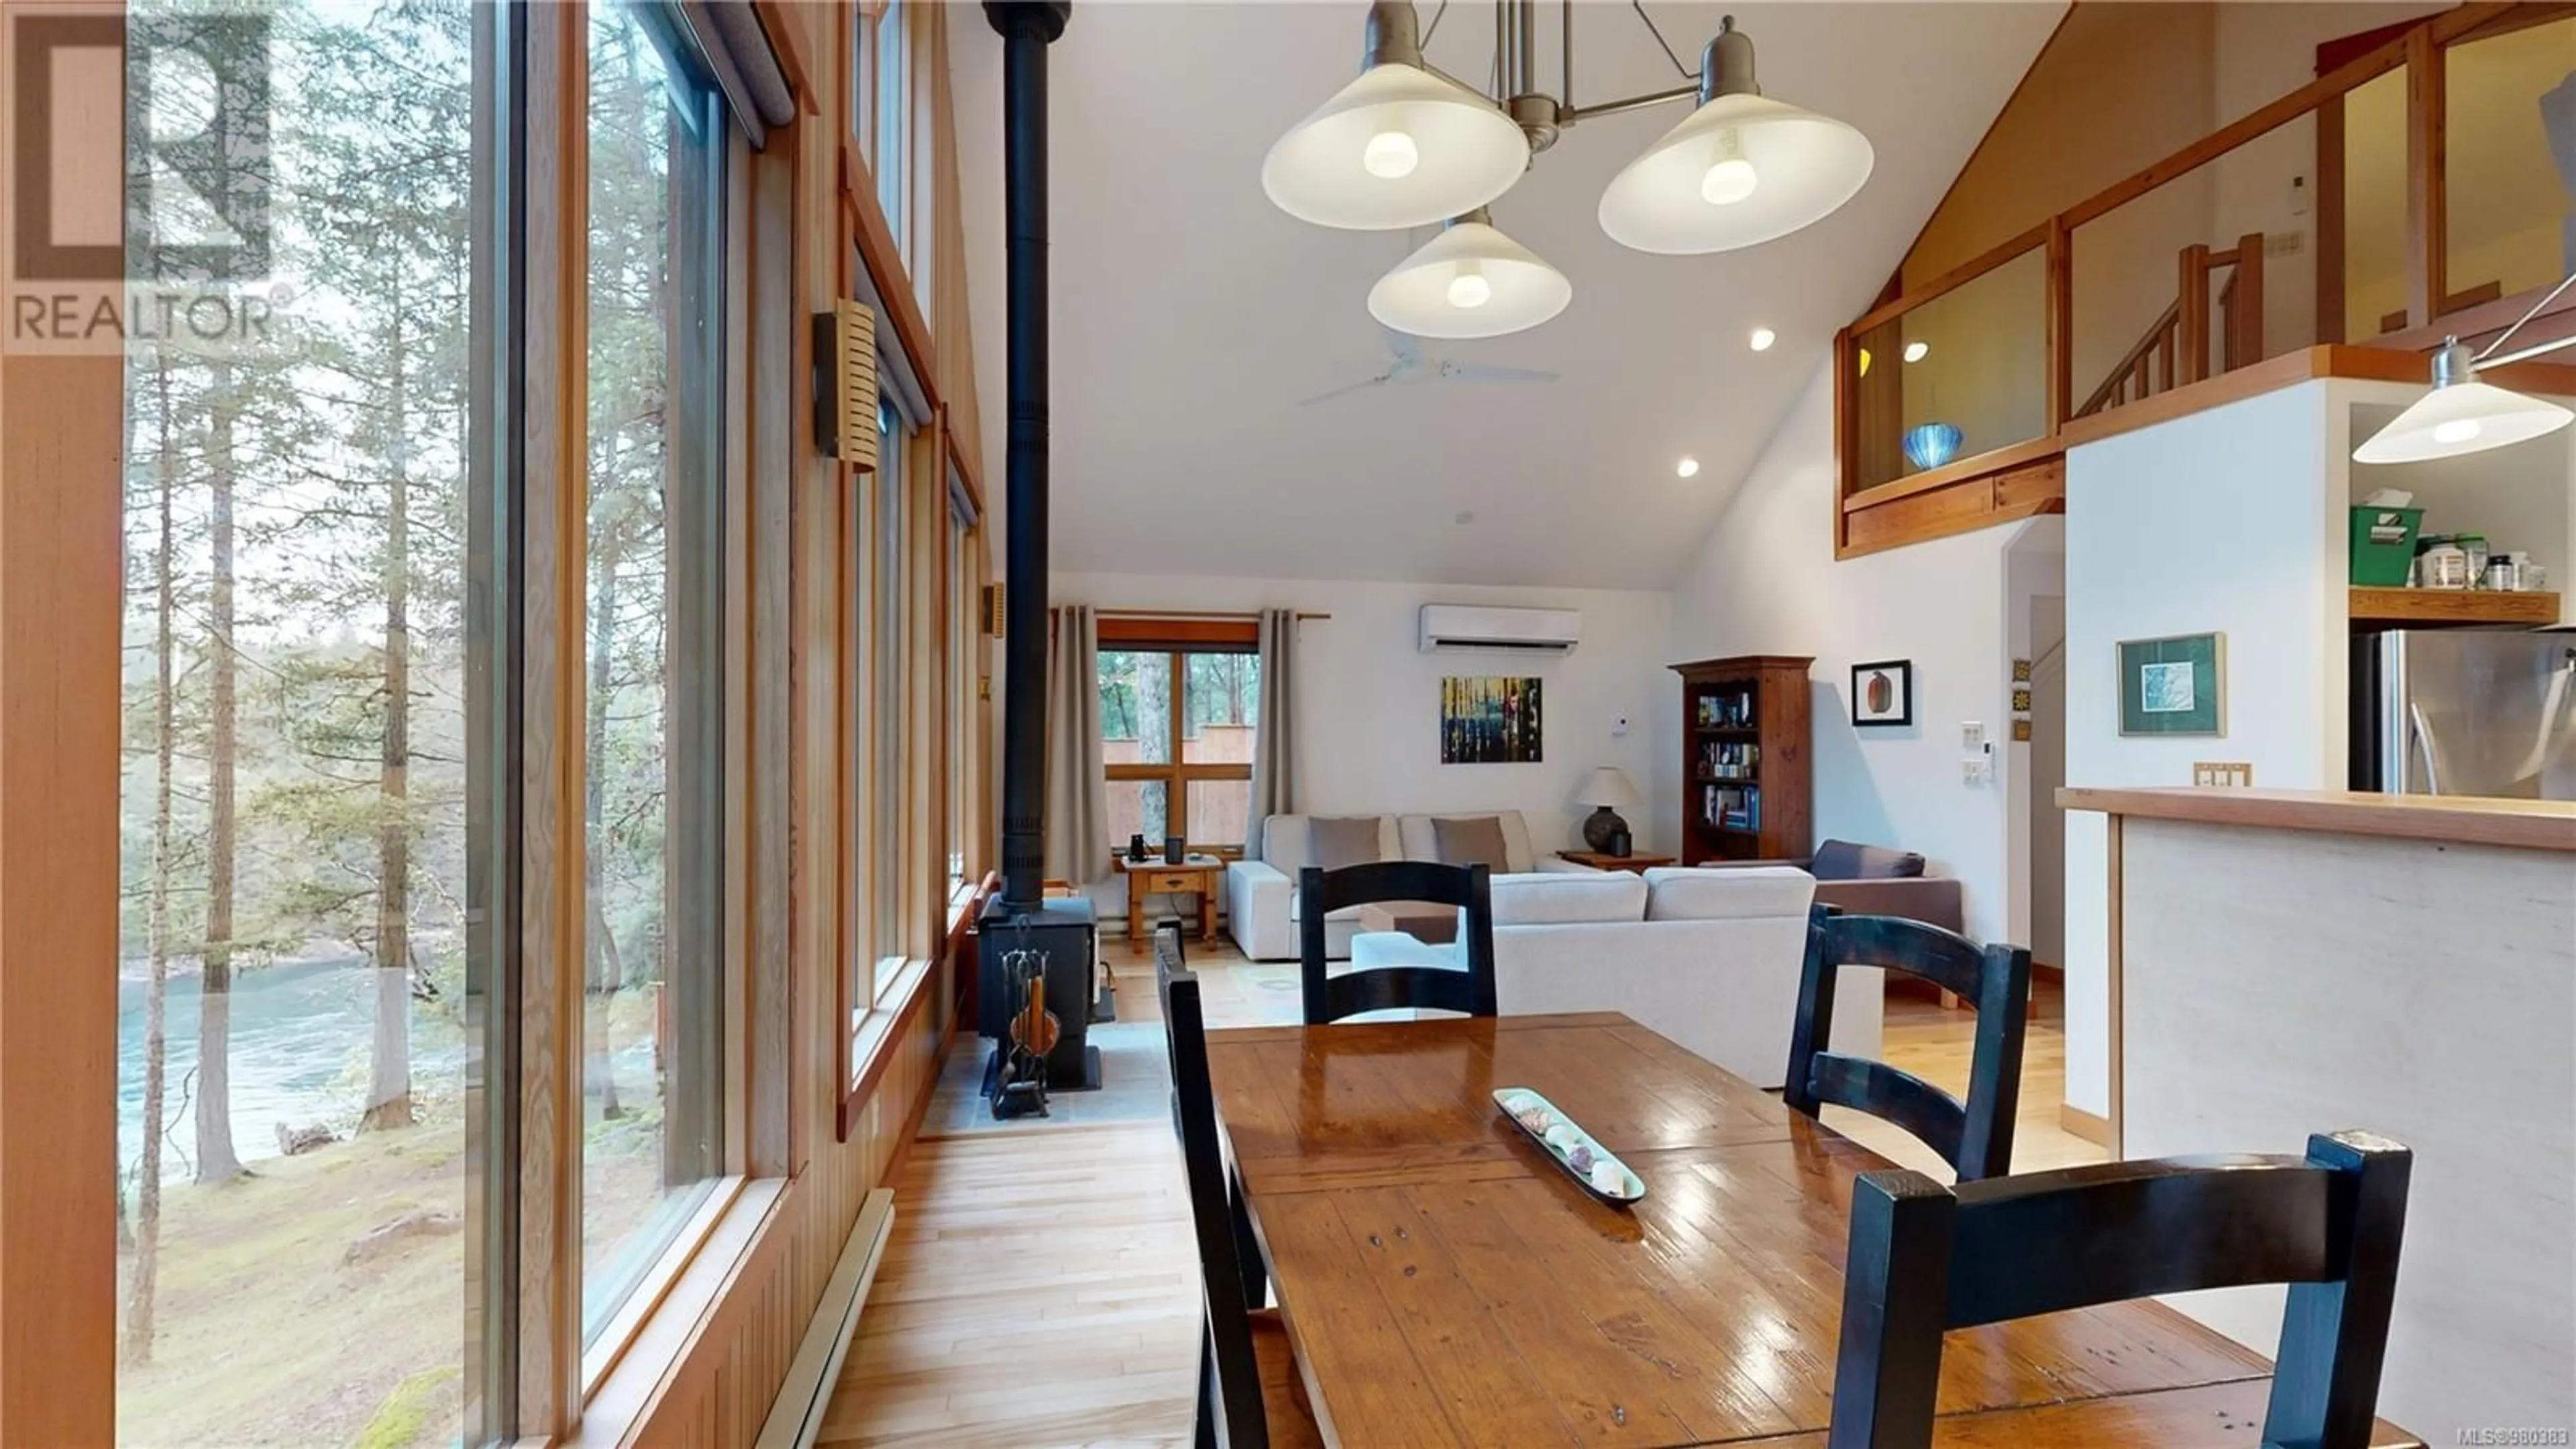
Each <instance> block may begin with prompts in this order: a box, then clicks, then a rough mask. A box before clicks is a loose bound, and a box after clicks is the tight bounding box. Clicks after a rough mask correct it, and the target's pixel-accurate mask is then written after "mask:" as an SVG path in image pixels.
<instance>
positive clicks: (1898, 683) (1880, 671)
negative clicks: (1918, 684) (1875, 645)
mask: <svg viewBox="0 0 2576 1449" xmlns="http://www.w3.org/2000/svg"><path fill="white" fill-rule="evenodd" d="M1851 712H1852V723H1853V724H1856V725H1890V726H1901V725H1910V724H1912V723H1914V661H1913V660H1911V659H1882V660H1880V661H1879V662H1877V663H1876V664H1855V665H1853V666H1852V672H1851Z"/></svg>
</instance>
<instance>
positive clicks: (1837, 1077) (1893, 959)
mask: <svg viewBox="0 0 2576 1449" xmlns="http://www.w3.org/2000/svg"><path fill="white" fill-rule="evenodd" d="M1845 966H1881V967H1885V968H1887V969H1889V970H1891V971H1903V972H1905V973H1907V974H1908V975H1912V976H1919V977H1921V978H1923V979H1924V980H1926V981H1929V982H1931V983H1932V984H1934V985H1935V986H1938V987H1940V988H1941V989H1942V990H1944V991H1949V992H1953V993H1955V994H1957V995H1959V996H1962V997H1965V998H1966V999H1967V1000H1968V1001H1970V1002H1972V1003H1974V1005H1975V1007H1976V1011H1977V1041H1976V1052H1975V1055H1974V1056H1973V1057H1972V1058H1971V1059H1970V1061H1969V1066H1968V1100H1967V1101H1966V1102H1964V1103H1962V1102H1961V1101H1960V1100H1959V1099H1958V1098H1956V1097H1953V1096H1951V1095H1950V1094H1949V1093H1947V1092H1945V1091H1942V1090H1941V1089H1940V1088H1939V1087H1936V1086H1933V1085H1932V1084H1931V1083H1930V1082H1927V1081H1925V1080H1923V1079H1922V1078H1921V1077H1918V1076H1915V1075H1914V1074H1913V1073H1911V1072H1905V1071H1899V1070H1898V1069H1897V1068H1895V1067H1891V1066H1889V1065H1888V1064H1887V1063H1885V1062H1873V1061H1869V1060H1867V1059H1865V1058H1862V1057H1851V1056H1844V1055H1843V1054H1841V1053H1839V1052H1835V1051H1832V1050H1829V1049H1828V1048H1829V1047H1830V1045H1831V1042H1830V1038H1831V1035H1832V1031H1833V1023H1834V982H1835V978H1836V975H1837V973H1838V972H1839V971H1840V969H1841V968H1842V967H1845ZM2029 1023H2030V952H2029V951H2027V950H2025V949H2023V948H2022V947H2019V946H2000V945H1998V946H1979V945H1978V944H1977V943H1976V942H1974V941H1971V940H1969V939H1968V938H1967V937H1965V936H1962V935H1960V934H1958V933H1957V932H1955V931H1945V930H1943V929H1941V928H1940V927H1939V926H1928V925H1925V924H1924V923H1923V922H1921V921H1908V920H1903V919H1900V918H1898V917H1895V916H1846V915H1844V914H1842V913H1841V912H1839V911H1837V910H1835V909H1834V908H1833V907H1832V906H1823V905H1820V906H1816V907H1813V908H1812V909H1810V910H1809V911H1808V913H1807V966H1806V974H1805V975H1804V977H1802V978H1801V979H1800V981H1799V983H1798V1016H1797V1020H1796V1021H1795V1022H1794V1023H1793V1024H1792V1025H1791V1027H1790V1032H1789V1071H1788V1077H1787V1084H1786V1087H1785V1089H1784V1090H1783V1092H1782V1094H1781V1095H1782V1099H1783V1100H1784V1101H1786V1102H1787V1103H1788V1104H1789V1105H1790V1106H1792V1107H1795V1108H1797V1109H1798V1110H1799V1111H1801V1112H1804V1113H1807V1114H1808V1115H1809V1116H1814V1115H1815V1114H1816V1110H1817V1108H1819V1107H1820V1106H1822V1105H1824V1104H1826V1103H1832V1104H1833V1105H1835V1106H1838V1107H1850V1108H1853V1109H1855V1110H1858V1111H1862V1112H1867V1113H1868V1114H1870V1115H1871V1116H1873V1117H1881V1118H1884V1119H1886V1120H1887V1121H1890V1122H1893V1123H1895V1124H1896V1125H1897V1126H1899V1127H1902V1128H1904V1129H1905V1130H1906V1131H1908V1132H1911V1133H1913V1134H1914V1135H1915V1136H1916V1137H1919V1138H1921V1139H1922V1140H1923V1141H1924V1142H1925V1143H1927V1144H1929V1145H1930V1147H1931V1148H1932V1150H1933V1151H1935V1152H1938V1153H1940V1154H1941V1159H1942V1160H1943V1161H1944V1162H1947V1163H1949V1164H1950V1165H1951V1166H1952V1167H1954V1168H1956V1169H1958V1173H1959V1180H1960V1181H1962V1182H1972V1181H1975V1180H1976V1179H1978V1178H1984V1177H2001V1176H2003V1175H2004V1174H2005V1173H2006V1172H2009V1171H2011V1170H2012V1139H2013V1113H2014V1112H2015V1111H2016V1110H2017V1109H2018V1108H2019V1107H2020V1105H2021V1054H2022V1045H2023V1039H2024V1037H2025V1036H2026V1035H2027V1034H2028V1027H2029Z"/></svg>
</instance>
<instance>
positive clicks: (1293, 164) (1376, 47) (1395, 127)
mask: <svg viewBox="0 0 2576 1449" xmlns="http://www.w3.org/2000/svg"><path fill="white" fill-rule="evenodd" d="M1414 26H1415V21H1414V15H1413V7H1412V5H1410V4H1408V3H1404V0H1378V3H1376V4H1373V5H1371V6H1370V7H1369V26H1368V51H1367V58H1366V65H1365V68H1364V69H1362V70H1361V72H1360V75H1359V79H1357V80H1355V81H1352V82H1351V83H1350V84H1349V85H1346V86H1344V87H1342V88H1341V90H1340V91H1338V92H1336V93H1335V94H1334V96H1333V98H1332V99H1331V100H1329V101H1326V102H1324V104H1323V105H1321V106H1320V107H1317V108H1316V110H1315V113H1314V114H1313V115H1310V116H1308V117H1307V118H1306V119H1304V120H1302V121H1299V122H1298V123H1297V124H1296V125H1295V126H1293V127H1291V128H1290V129H1289V131H1288V134H1287V135H1285V136H1282V137H1280V138H1279V139H1278V141H1277V142H1276V143H1274V144H1273V145H1272V146H1271V148H1270V154H1269V155H1268V156H1266V157H1264V158H1263V159H1262V162H1261V189H1262V190H1264V191H1266V192H1268V193H1269V194H1270V199H1271V200H1272V201H1273V202H1275V203H1277V204H1278V207H1279V209H1280V210H1282V211H1284V212H1287V213H1288V214H1289V215H1290V216H1293V217H1296V218H1298V219H1299V220H1301V221H1311V222H1314V223H1315V224H1316V225H1318V226H1332V227H1344V228H1348V229H1351V230H1356V231H1388V230H1393V229H1395V228H1399V227H1408V226H1425V225H1428V224H1430V223H1432V222H1441V221H1447V220H1448V219H1449V218H1451V217H1453V216H1457V215H1459V214H1461V213H1463V212H1468V211H1473V210H1474V209H1476V208H1477V207H1480V206H1483V205H1484V204H1485V203H1486V202H1489V201H1491V200H1493V199H1494V198H1495V197H1497V196H1500V195H1502V194H1503V193H1504V192H1506V191H1509V190H1510V189H1511V187H1512V183H1513V182H1515V181H1518V180H1520V179H1521V173H1522V172H1523V171H1526V170H1528V169H1529V159H1530V143H1529V137H1528V136H1527V135H1525V134H1524V133H1523V132H1522V130H1521V128H1520V126H1519V125H1518V124H1517V123H1515V122H1514V121H1513V120H1512V118H1511V117H1509V116H1506V115H1504V114H1503V112H1502V110H1501V109H1500V108H1499V107H1497V106H1496V105H1495V104H1494V103H1493V102H1492V101H1490V100H1487V99H1486V98H1485V97H1483V96H1480V95H1478V94H1476V93H1475V92H1474V91H1471V90H1469V89H1467V88H1466V87H1465V86H1462V85H1460V84H1458V83H1457V82H1456V81H1453V80H1451V79H1449V78H1448V77H1447V76H1444V75H1436V74H1434V73H1432V72H1431V71H1429V70H1427V69H1425V68H1424V67H1423V64H1422V43H1421V40H1420V38H1419V36H1418V35H1417V34H1416V32H1415V29H1414Z"/></svg>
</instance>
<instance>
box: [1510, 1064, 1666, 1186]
mask: <svg viewBox="0 0 2576 1449" xmlns="http://www.w3.org/2000/svg"><path fill="white" fill-rule="evenodd" d="M1494 1105H1495V1106H1496V1107H1498V1108H1500V1109H1501V1110H1502V1114H1503V1120H1504V1121H1506V1122H1509V1123H1511V1124H1512V1125H1513V1126H1515V1127H1517V1128H1519V1129H1520V1130H1521V1133H1522V1135H1523V1136H1526V1137H1527V1138H1529V1140H1530V1141H1532V1142H1534V1143H1537V1144H1538V1147H1539V1150H1540V1151H1542V1152H1545V1153H1546V1154H1547V1155H1548V1157H1549V1158H1550V1159H1551V1160H1553V1161H1554V1162H1555V1163H1556V1165H1557V1166H1559V1167H1561V1168H1563V1169H1565V1174H1566V1176H1568V1177H1571V1178H1573V1179H1574V1181H1575V1182H1576V1184H1577V1185H1579V1186H1580V1187H1581V1188H1582V1189H1583V1190H1584V1191H1585V1192H1588V1193H1590V1194H1592V1195H1593V1196H1594V1197H1596V1198H1598V1199H1600V1200H1601V1201H1603V1202H1606V1203H1608V1204H1610V1205H1611V1206H1612V1207H1626V1206H1627V1205H1629V1204H1630V1203H1633V1202H1636V1201H1637V1200H1639V1199H1641V1198H1643V1197H1644V1196H1645V1195H1646V1184H1645V1180H1644V1179H1642V1178H1640V1177H1638V1176H1637V1174H1635V1173H1633V1172H1631V1171H1629V1170H1628V1164H1626V1163H1624V1162H1621V1161H1620V1160H1619V1159H1618V1158H1616V1157H1613V1156H1611V1155H1610V1152H1609V1150H1608V1149H1606V1148H1604V1147H1603V1146H1602V1145H1601V1144H1600V1143H1598V1142H1595V1141H1593V1140H1592V1134H1591V1133H1589V1132H1586V1131H1584V1130H1583V1128H1582V1126H1581V1125H1580V1124H1579V1123H1577V1122H1576V1121H1575V1120H1574V1119H1573V1118H1571V1117H1568V1116H1566V1115H1565V1114H1564V1113H1563V1112H1560V1111H1558V1110H1557V1109H1556V1104H1555V1103H1554V1102H1551V1101H1549V1100H1548V1099H1547V1098H1546V1097H1544V1096H1541V1095H1540V1094H1539V1093H1537V1092H1533V1091H1531V1090H1530V1089H1529V1088H1527V1087H1496V1088H1495V1089H1494ZM1533 1111H1535V1112H1543V1113H1545V1114H1546V1118H1547V1123H1548V1124H1549V1125H1548V1126H1540V1127H1533V1126H1531V1125H1530V1124H1529V1123H1528V1122H1524V1121H1522V1120H1521V1116H1522V1114H1523V1113H1525V1112H1533ZM1550 1127H1564V1128H1566V1129H1568V1133H1570V1135H1571V1137H1572V1140H1571V1141H1566V1142H1562V1143H1560V1142H1552V1141H1550V1140H1548V1132H1549V1129H1550ZM1559 1135H1560V1136H1564V1135H1567V1134H1559ZM1578 1150H1579V1151H1581V1152H1583V1153H1585V1154H1586V1161H1587V1162H1590V1163H1602V1162H1607V1163H1609V1164H1610V1165H1611V1166H1612V1167H1615V1168H1617V1169H1618V1170H1619V1176H1620V1179H1621V1180H1622V1182H1623V1184H1624V1185H1623V1186H1622V1188H1621V1189H1620V1190H1619V1191H1617V1192H1604V1191H1603V1190H1602V1189H1601V1188H1600V1187H1599V1186H1597V1185H1596V1184H1595V1183H1594V1182H1593V1180H1592V1173H1591V1171H1590V1170H1589V1169H1588V1168H1585V1167H1577V1166H1575V1165H1574V1154H1575V1153H1576V1152H1577V1151H1578Z"/></svg>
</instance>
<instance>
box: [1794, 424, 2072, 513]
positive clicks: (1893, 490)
mask: <svg viewBox="0 0 2576 1449" xmlns="http://www.w3.org/2000/svg"><path fill="white" fill-rule="evenodd" d="M2063 451H2064V447H2063V445H2061V444H2060V443H2059V442H2058V441H2057V440H2056V439H2055V438H2047V437H2041V438H2031V439H2028V440H2025V441H2023V442H2019V443H2013V444H2010V445H2008V446H2005V447H2001V448H1989V449H1987V450H1986V451H1985V452H1982V453H1979V454H1977V455H1975V456H1974V457H1968V458H1959V459H1956V460H1954V461H1951V462H1948V463H1944V464H1942V465H1941V466H1940V467H1938V468H1926V469H1924V470H1923V471H1922V472H1920V473H1914V474H1909V475H1907V476H1906V477H1903V478H1899V479H1897V480H1896V481H1895V482H1892V483H1881V484H1879V485H1878V486H1877V487H1875V488H1864V489H1862V490H1860V491H1859V492H1857V493H1854V494H1853V495H1852V496H1851V497H1849V498H1846V499H1844V500H1843V511H1844V512H1845V513H1858V512H1860V511H1862V510H1863V509H1867V508H1876V507H1878V506H1879V505H1881V504H1884V503H1889V502H1893V501H1894V500H1896V499H1899V498H1908V497H1911V496H1913V495H1915V494H1917V493H1931V492H1935V491H1938V490H1940V489H1944V488H1948V487H1951V486H1953V485H1954V484H1958V483H1968V482H1975V481H1976V480H1978V479H1981V478H1989V477H1992V476H1994V475H1995V474H1997V473H2000V472H2002V471H2003V470H2004V469H2007V468H2017V467H2020V466H2021V465H2022V464H2024V463H2029V462H2033V461H2036V460H2038V459H2042V458H2053V457H2055V456H2057V455H2058V454H2059V453H2061V452H2063Z"/></svg>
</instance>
